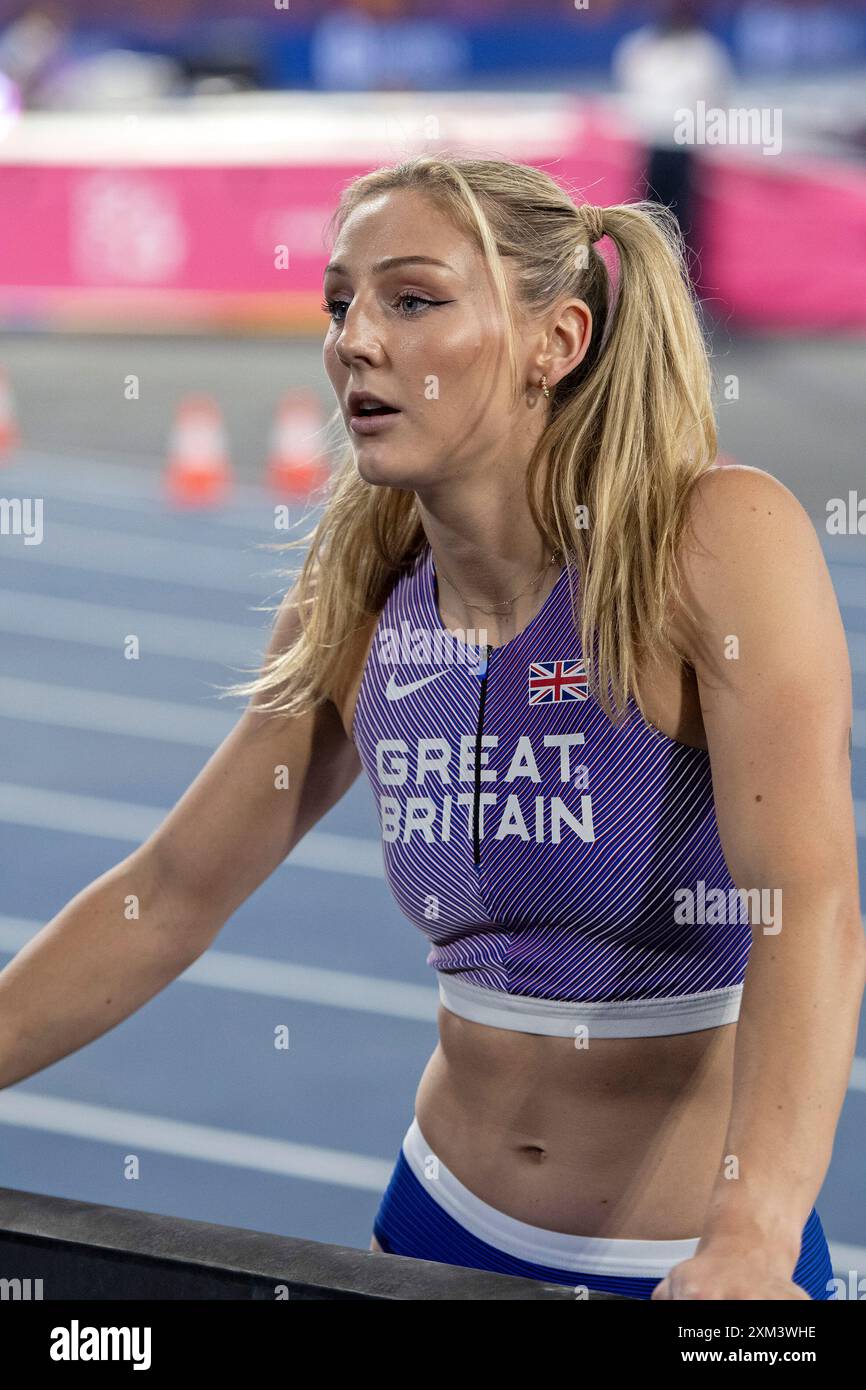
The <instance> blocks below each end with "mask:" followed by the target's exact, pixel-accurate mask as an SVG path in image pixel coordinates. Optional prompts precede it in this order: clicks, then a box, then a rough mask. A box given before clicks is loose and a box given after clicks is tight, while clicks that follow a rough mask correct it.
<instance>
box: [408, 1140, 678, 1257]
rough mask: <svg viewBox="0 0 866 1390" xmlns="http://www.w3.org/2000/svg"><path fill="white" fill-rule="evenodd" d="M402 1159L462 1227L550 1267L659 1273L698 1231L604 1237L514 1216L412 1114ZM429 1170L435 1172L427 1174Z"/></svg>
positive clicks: (490, 1241)
mask: <svg viewBox="0 0 866 1390" xmlns="http://www.w3.org/2000/svg"><path fill="white" fill-rule="evenodd" d="M403 1153H404V1154H405V1156H406V1162H407V1163H408V1164H409V1167H410V1168H411V1169H412V1172H413V1173H414V1174H415V1176H416V1178H417V1179H418V1181H419V1182H420V1183H422V1184H423V1185H424V1188H425V1190H426V1191H427V1192H429V1193H430V1196H431V1197H432V1198H433V1199H434V1201H436V1202H437V1203H438V1204H439V1206H440V1207H442V1208H443V1210H444V1211H446V1212H447V1213H448V1215H449V1216H451V1217H453V1219H454V1220H455V1221H457V1222H458V1223H459V1224H460V1225H461V1226H462V1227H463V1229H464V1230H465V1231H469V1232H470V1234H471V1235H474V1236H476V1237H477V1238H478V1239H479V1240H483V1241H486V1242H487V1244H488V1245H493V1246H495V1247H496V1249H497V1250H502V1251H504V1252H505V1254H506V1255H513V1256H514V1257H515V1258H516V1259H519V1260H529V1261H530V1262H531V1263H532V1264H540V1265H548V1266H549V1267H551V1268H553V1269H567V1270H574V1272H575V1273H576V1274H577V1273H584V1274H611V1275H617V1276H620V1275H621V1276H624V1277H625V1278H628V1277H631V1278H642V1279H663V1278H664V1277H665V1275H666V1274H668V1273H670V1271H671V1269H673V1267H674V1265H675V1264H679V1262H680V1260H687V1259H689V1258H690V1257H691V1256H692V1255H694V1254H695V1252H696V1250H697V1248H698V1241H699V1239H700V1237H699V1236H694V1237H693V1238H690V1239H686V1240H621V1239H615V1240H609V1239H607V1237H604V1236H573V1235H568V1234H567V1233H565V1232H563V1231H546V1230H544V1228H543V1227H541V1226H530V1225H529V1224H528V1223H527V1222H526V1221H516V1220H515V1219H514V1217H513V1216H506V1215H505V1213H504V1212H502V1211H497V1209H496V1207H491V1206H489V1205H488V1204H487V1202H482V1200H481V1198H480V1197H476V1196H475V1193H474V1192H470V1191H469V1188H468V1187H464V1186H463V1184H462V1182H460V1181H459V1179H457V1178H456V1177H455V1176H454V1174H453V1173H452V1172H451V1171H450V1169H448V1168H446V1167H445V1164H444V1163H443V1162H442V1161H441V1159H438V1158H437V1157H436V1155H435V1154H434V1153H433V1150H432V1149H431V1148H430V1145H429V1144H428V1143H427V1141H426V1139H425V1138H424V1136H423V1134H422V1133H421V1130H420V1127H419V1125H418V1121H417V1119H413V1121H412V1123H411V1125H410V1126H409V1128H408V1130H407V1131H406V1136H405V1138H404V1140H403ZM434 1174H435V1176H433V1175H434Z"/></svg>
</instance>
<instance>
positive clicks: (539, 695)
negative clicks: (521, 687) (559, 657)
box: [529, 661, 588, 705]
mask: <svg viewBox="0 0 866 1390" xmlns="http://www.w3.org/2000/svg"><path fill="white" fill-rule="evenodd" d="M587 694H588V692H587V675H586V671H585V669H584V665H583V662H582V661H532V662H530V664H529V703H530V704H531V705H551V704H554V703H556V702H557V701H559V700H585V699H586V698H587Z"/></svg>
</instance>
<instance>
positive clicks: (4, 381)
mask: <svg viewBox="0 0 866 1390" xmlns="http://www.w3.org/2000/svg"><path fill="white" fill-rule="evenodd" d="M18 441H19V434H18V423H17V421H16V419H15V401H14V398H13V395H12V387H11V386H10V385H9V378H8V377H7V375H6V373H5V372H4V371H3V369H2V368H0V461H2V460H3V459H5V458H6V457H7V455H9V454H11V452H12V450H13V449H14V448H15V447H16V445H17V444H18Z"/></svg>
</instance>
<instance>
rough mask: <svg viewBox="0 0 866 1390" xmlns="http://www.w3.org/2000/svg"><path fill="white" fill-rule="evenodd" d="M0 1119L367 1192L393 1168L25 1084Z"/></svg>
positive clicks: (4, 1098)
mask: <svg viewBox="0 0 866 1390" xmlns="http://www.w3.org/2000/svg"><path fill="white" fill-rule="evenodd" d="M0 1124H4V1125H14V1126H16V1127H17V1128H19V1129H36V1130H42V1131H44V1132H47V1133H49V1134H64V1135H67V1136H68V1137H69V1138H74V1139H84V1140H87V1141H94V1140H95V1141H96V1142H97V1143H102V1144H114V1145H117V1146H118V1147H119V1148H121V1149H122V1151H123V1152H128V1151H129V1150H132V1151H133V1152H134V1151H135V1150H137V1149H144V1150H149V1151H150V1152H152V1153H163V1154H171V1155H172V1156H173V1157H175V1158H197V1159H201V1160H202V1161H203V1162H205V1163H223V1164H226V1165H228V1166H229V1167H232V1168H251V1169H253V1170H254V1171H255V1172H258V1173H278V1174H279V1175H280V1176H281V1177H284V1178H304V1179H306V1180H307V1181H308V1182H324V1183H330V1184H331V1185H333V1186H337V1187H356V1188H361V1189H363V1190H364V1191H365V1192H381V1191H382V1189H383V1188H384V1187H385V1186H386V1185H387V1183H388V1179H389V1178H390V1176H391V1169H392V1168H393V1166H394V1165H393V1159H382V1158H367V1157H366V1156H365V1155H363V1154H353V1153H344V1152H342V1151H341V1150H339V1149H322V1148H316V1147H314V1146H313V1145H312V1144H295V1143H292V1142H290V1141H289V1140H287V1139H271V1138H269V1137H268V1136H267V1135H264V1134H244V1133H242V1132H241V1131H239V1130H233V1129H219V1128H217V1127H216V1126H215V1125H199V1124H191V1123H189V1122H187V1121H182V1120H169V1119H166V1118H165V1117H164V1116H162V1115H146V1114H143V1113H142V1112H141V1111H137V1110H119V1109H116V1108H115V1107H113V1106H108V1105H88V1104H86V1103H85V1102H83V1101H77V1100H64V1099H62V1098H61V1097H60V1096H46V1095H39V1094H38V1093H36V1092H34V1091H24V1090H22V1089H21V1088H20V1087H17V1088H16V1089H14V1090H5V1091H2V1092H0Z"/></svg>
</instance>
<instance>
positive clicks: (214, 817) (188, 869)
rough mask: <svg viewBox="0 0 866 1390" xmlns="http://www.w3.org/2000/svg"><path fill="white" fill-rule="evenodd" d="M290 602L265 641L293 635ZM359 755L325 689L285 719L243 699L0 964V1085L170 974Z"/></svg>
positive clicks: (104, 1026)
mask: <svg viewBox="0 0 866 1390" xmlns="http://www.w3.org/2000/svg"><path fill="white" fill-rule="evenodd" d="M291 600H292V593H290V594H289V595H288V596H287V598H286V599H285V600H284V603H283V607H282V608H281V610H280V614H279V616H278V620H277V623H276V624H275V626H274V632H273V634H272V638H271V643H270V647H269V653H270V652H274V651H276V650H283V649H285V646H286V644H288V643H289V642H291V641H292V640H293V639H294V636H295V634H296V633H297V630H298V629H297V615H296V612H295V610H294V609H293V608H292V606H291ZM360 766H361V765H360V761H359V759H358V754H357V751H356V749H355V747H354V745H353V744H352V743H351V742H350V741H349V739H348V737H347V735H346V732H345V730H344V728H343V724H342V722H341V719H340V715H339V714H338V712H337V710H336V708H335V706H334V705H333V704H332V703H331V701H330V700H326V701H324V702H323V703H322V704H321V705H319V706H318V707H317V708H316V709H315V710H313V711H310V712H309V713H307V714H305V715H303V716H301V717H298V718H293V719H287V718H285V717H284V716H280V717H273V716H268V715H265V714H263V713H261V712H260V711H259V712H257V710H256V707H255V702H252V703H251V704H250V705H249V706H248V707H247V709H246V711H245V712H244V714H243V715H242V716H241V718H240V719H239V721H238V723H237V724H236V725H235V727H234V728H233V729H232V731H231V732H230V733H229V734H228V736H227V737H226V738H225V739H224V741H223V742H222V744H221V745H220V747H219V748H218V749H217V750H216V751H215V752H214V753H213V755H212V756H211V758H210V759H209V761H208V762H207V763H206V765H205V766H204V768H203V769H202V771H201V772H200V773H199V775H198V777H196V779H195V781H194V782H193V783H192V785H191V786H190V787H189V788H188V789H187V791H186V792H185V793H184V795H183V796H182V797H181V798H180V800H179V801H178V803H177V805H176V806H175V807H174V808H173V810H172V811H170V812H169V814H168V815H167V816H166V818H165V819H164V820H163V822H162V823H161V825H160V826H158V828H157V829H156V830H155V831H154V832H153V834H152V835H151V836H150V838H149V839H148V840H147V841H146V842H145V843H144V844H143V845H142V846H141V847H140V848H139V849H137V850H135V851H134V852H133V853H132V854H130V855H129V856H128V857H127V858H126V859H124V860H123V861H122V862H121V863H119V864H117V865H115V866H114V867H113V868H112V869H110V870H108V872H107V873H104V874H102V875H101V876H100V877H99V878H97V879H94V880H93V881H92V882H91V883H90V884H88V885H87V887H85V888H83V889H82V890H81V892H80V893H78V894H76V896H75V897H74V898H72V899H71V901H70V902H68V903H67V904H66V906H65V907H63V908H62V910H61V911H60V912H58V913H57V915H56V916H55V917H54V918H53V919H52V920H51V921H50V922H48V923H47V925H46V926H44V927H43V928H42V929H41V931H39V932H37V934H36V935H35V936H34V937H33V938H32V940H30V941H28V943H27V944H26V946H24V947H22V949H21V950H20V951H19V952H18V954H17V955H16V956H14V957H13V959H12V960H11V961H10V962H9V964H8V965H7V966H6V967H5V969H4V970H2V971H0V1087H3V1086H10V1085H13V1084H14V1083H15V1082H16V1081H21V1080H23V1078H24V1077H27V1076H32V1075H33V1074H34V1073H35V1072H38V1071H41V1070H42V1069H43V1068H44V1067H47V1066H50V1065H51V1063H53V1062H57V1061H59V1060H60V1059H61V1058H62V1057H66V1056H68V1054H69V1053H70V1052H75V1051H76V1050H77V1049H78V1048H80V1047H83V1046H84V1045H85V1044H86V1043H88V1042H91V1041H92V1040H93V1039H94V1038H98V1037H100V1036H101V1035H102V1034H103V1033H106V1032H107V1031H108V1030H109V1029H110V1028H113V1027H115V1026H116V1025H117V1024H118V1023H120V1022H121V1021H122V1020H123V1019H124V1018H127V1017H128V1016H129V1015H130V1014H131V1013H133V1012H134V1011H135V1010H136V1009H138V1008H140V1007H141V1005H142V1004H144V1003H146V1002H147V1000H148V999H151V998H152V997H153V996H154V995H155V994H157V993H158V992H159V991H160V990H161V989H163V988H164V987H165V986H166V985H167V984H169V983H170V981H171V980H173V979H175V978H176V976H177V975H179V974H180V973H181V971H183V970H185V969H186V967H187V966H188V965H190V964H191V963H192V962H193V961H194V960H195V959H196V957H197V956H200V955H201V954H202V952H203V951H204V950H206V948H207V947H208V946H209V945H210V943H211V942H212V941H213V939H214V937H215V936H216V934H217V932H218V931H219V929H220V927H221V926H222V925H223V923H224V922H225V921H226V920H227V918H228V917H229V916H230V915H231V914H232V913H233V912H234V911H235V909H236V908H237V907H239V906H240V904H241V903H242V902H244V901H245V899H246V898H248V897H249V895H250V894H251V893H252V892H253V890H254V889H255V888H257V887H258V885H259V884H260V883H262V882H263V881H264V880H265V879H266V878H267V877H268V875H269V874H270V873H272V872H273V870H274V869H275V868H277V866H278V865H279V864H280V863H281V861H282V860H283V859H285V857H286V855H287V854H288V853H289V852H290V851H291V850H292V849H293V848H294V846H295V845H296V844H297V843H298V841H299V840H300V839H301V837H302V836H303V835H304V834H306V832H307V831H308V830H309V829H310V828H311V827H312V826H313V825H315V823H316V821H318V820H319V819H320V818H321V817H322V816H323V815H324V814H325V812H326V811H327V810H329V809H330V807H331V806H333V805H334V804H335V802H337V801H338V800H339V798H340V797H341V796H342V795H343V794H344V793H345V792H346V791H347V790H348V788H349V787H350V786H351V784H352V782H353V781H354V780H355V778H356V777H357V775H358V772H359V771H360ZM280 768H285V769H287V772H288V777H287V778H286V777H284V776H282V777H281V776H279V769H280ZM286 781H287V783H288V785H285V783H286Z"/></svg>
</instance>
